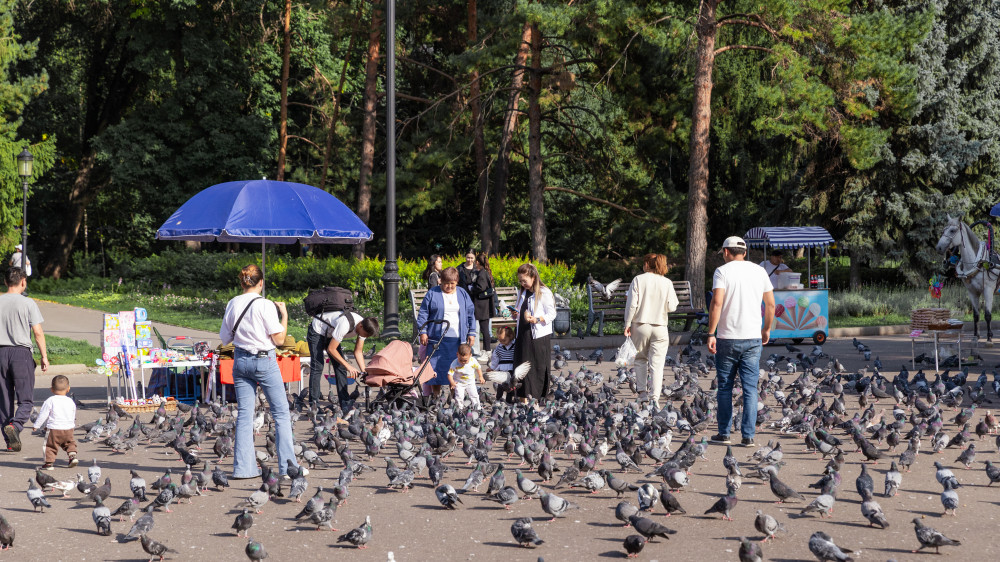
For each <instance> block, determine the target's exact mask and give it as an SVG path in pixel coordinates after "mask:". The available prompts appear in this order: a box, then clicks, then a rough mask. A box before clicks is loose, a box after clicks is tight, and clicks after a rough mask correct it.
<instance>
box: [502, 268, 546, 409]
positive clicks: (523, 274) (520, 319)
mask: <svg viewBox="0 0 1000 562" xmlns="http://www.w3.org/2000/svg"><path fill="white" fill-rule="evenodd" d="M517 282H518V284H519V285H520V286H521V289H520V291H518V294H517V303H516V304H515V305H514V310H513V312H512V313H511V315H512V316H513V317H514V319H515V320H517V330H516V336H515V339H514V365H515V366H518V365H520V364H521V363H524V362H525V361H527V362H530V363H531V369H530V370H529V371H528V374H527V375H526V376H525V377H524V380H523V381H521V385H520V387H519V388H518V392H517V395H518V396H519V397H521V398H522V401H524V402H527V401H528V398H538V399H542V398H545V396H546V395H547V394H548V393H549V369H550V368H551V365H552V322H553V321H554V320H555V319H556V301H555V297H553V296H552V291H550V290H549V288H548V287H546V286H545V285H544V284H542V280H541V278H539V276H538V269H536V268H535V266H534V265H532V264H530V263H525V264H521V267H519V268H517Z"/></svg>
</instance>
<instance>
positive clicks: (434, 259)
mask: <svg viewBox="0 0 1000 562" xmlns="http://www.w3.org/2000/svg"><path fill="white" fill-rule="evenodd" d="M441 267H442V262H441V256H439V255H437V254H431V257H429V258H427V269H425V270H424V272H423V274H422V277H423V278H424V281H426V282H427V288H428V289H433V288H434V287H437V286H438V285H440V284H441Z"/></svg>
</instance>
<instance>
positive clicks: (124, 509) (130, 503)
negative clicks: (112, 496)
mask: <svg viewBox="0 0 1000 562" xmlns="http://www.w3.org/2000/svg"><path fill="white" fill-rule="evenodd" d="M138 511H139V500H138V499H136V498H128V499H126V500H125V501H123V502H122V504H121V505H120V506H118V509H116V510H114V511H113V512H111V515H112V517H113V516H115V515H117V516H118V520H119V521H124V520H125V516H126V515H128V518H129V520H130V521H131V520H132V517H133V516H135V514H136V512H138Z"/></svg>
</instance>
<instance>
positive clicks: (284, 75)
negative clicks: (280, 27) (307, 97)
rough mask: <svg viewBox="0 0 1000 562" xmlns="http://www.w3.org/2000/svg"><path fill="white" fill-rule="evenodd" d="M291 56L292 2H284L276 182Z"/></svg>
mask: <svg viewBox="0 0 1000 562" xmlns="http://www.w3.org/2000/svg"><path fill="white" fill-rule="evenodd" d="M291 55H292V0H285V44H284V46H283V47H282V50H281V122H280V123H279V124H278V181H284V179H285V152H286V151H287V150H288V67H289V61H290V60H291Z"/></svg>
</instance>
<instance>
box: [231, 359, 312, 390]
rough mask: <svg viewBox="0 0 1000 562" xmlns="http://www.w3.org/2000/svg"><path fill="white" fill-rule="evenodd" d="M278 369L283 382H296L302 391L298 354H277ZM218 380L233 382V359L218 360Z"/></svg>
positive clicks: (300, 366)
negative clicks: (286, 355) (288, 355)
mask: <svg viewBox="0 0 1000 562" xmlns="http://www.w3.org/2000/svg"><path fill="white" fill-rule="evenodd" d="M277 359H278V369H280V370H281V380H282V382H285V383H290V382H298V383H299V392H302V365H301V360H300V358H299V357H298V356H296V355H293V356H291V357H282V356H278V358H277ZM219 382H221V383H222V384H233V360H232V359H221V360H219Z"/></svg>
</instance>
